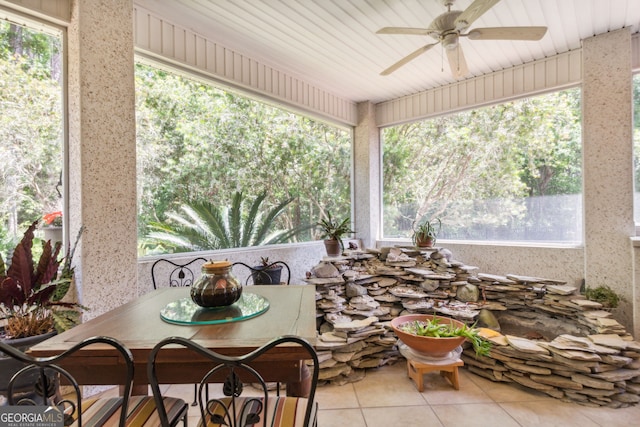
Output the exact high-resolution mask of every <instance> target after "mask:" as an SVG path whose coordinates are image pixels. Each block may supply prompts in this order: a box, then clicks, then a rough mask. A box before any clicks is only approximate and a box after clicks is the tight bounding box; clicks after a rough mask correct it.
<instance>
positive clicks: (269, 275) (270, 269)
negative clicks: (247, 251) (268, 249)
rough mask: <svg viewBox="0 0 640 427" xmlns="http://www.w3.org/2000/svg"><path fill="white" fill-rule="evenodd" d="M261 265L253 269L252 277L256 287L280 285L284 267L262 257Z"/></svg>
mask: <svg viewBox="0 0 640 427" xmlns="http://www.w3.org/2000/svg"><path fill="white" fill-rule="evenodd" d="M260 262H261V264H260V265H255V266H253V267H251V269H252V272H251V277H252V278H253V284H254V285H278V284H280V276H281V275H282V265H281V264H280V263H279V262H278V261H276V262H271V263H270V262H269V257H260Z"/></svg>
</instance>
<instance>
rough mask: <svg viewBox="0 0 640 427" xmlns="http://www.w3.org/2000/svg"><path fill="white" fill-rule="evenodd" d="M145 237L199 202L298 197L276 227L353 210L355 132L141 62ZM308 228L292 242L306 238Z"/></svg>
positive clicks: (267, 205) (269, 204)
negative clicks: (154, 227)
mask: <svg viewBox="0 0 640 427" xmlns="http://www.w3.org/2000/svg"><path fill="white" fill-rule="evenodd" d="M136 94H137V101H136V102H137V106H136V111H137V134H138V136H137V139H138V185H139V189H138V194H139V198H140V203H139V236H140V240H141V241H142V239H143V238H144V236H146V235H147V234H148V233H149V232H150V231H151V227H150V224H157V223H163V222H165V220H166V219H167V218H168V215H167V214H168V212H175V211H177V210H179V209H180V206H181V205H183V204H185V203H188V204H190V205H193V204H194V202H197V203H200V204H201V205H205V204H210V205H211V206H212V207H226V206H232V203H233V196H234V194H236V193H237V192H242V193H243V194H244V196H245V197H246V198H257V197H258V196H259V195H260V194H263V193H266V194H268V195H269V198H268V199H265V200H264V206H263V209H265V210H269V209H271V208H274V207H276V206H277V204H278V202H276V201H277V200H288V199H289V198H292V199H293V200H292V201H291V202H290V203H289V204H287V206H286V207H285V209H284V211H283V212H282V214H281V215H279V216H278V218H277V219H276V220H275V221H274V224H273V227H274V229H279V230H289V229H297V228H298V227H301V226H304V225H305V224H311V223H315V222H316V221H317V220H318V219H319V218H322V217H323V212H325V211H326V210H327V209H331V210H333V211H336V212H338V213H339V214H340V215H349V214H350V184H349V183H350V176H351V175H350V174H351V133H350V131H348V130H345V129H342V128H339V127H336V126H332V125H329V124H327V123H323V122H320V121H317V120H311V119H309V118H307V117H304V116H301V115H298V114H294V113H291V112H288V111H285V110H282V109H280V108H276V107H273V106H271V105H268V104H265V103H262V102H257V101H254V100H252V99H250V98H247V97H245V96H240V95H236V94H234V93H232V92H229V91H222V90H220V89H217V88H215V87H213V86H211V85H207V84H203V83H201V82H199V81H196V80H193V79H187V78H184V77H182V76H179V75H177V74H174V73H168V72H165V71H162V70H159V69H157V68H153V67H149V66H146V65H142V64H138V65H137V66H136ZM316 237H317V236H316V235H315V234H313V233H312V230H310V229H309V230H307V231H306V233H304V234H298V235H296V236H291V238H292V239H302V240H309V239H313V238H316Z"/></svg>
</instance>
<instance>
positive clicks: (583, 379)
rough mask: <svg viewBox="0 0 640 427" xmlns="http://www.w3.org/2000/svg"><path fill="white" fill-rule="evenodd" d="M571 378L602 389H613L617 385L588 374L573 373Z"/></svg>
mask: <svg viewBox="0 0 640 427" xmlns="http://www.w3.org/2000/svg"><path fill="white" fill-rule="evenodd" d="M571 379H572V380H573V381H575V382H577V383H579V384H582V385H585V386H587V387H591V388H597V389H600V390H613V389H614V388H615V385H614V384H613V383H611V382H609V381H603V380H599V379H597V378H592V377H590V376H587V375H581V374H573V375H571Z"/></svg>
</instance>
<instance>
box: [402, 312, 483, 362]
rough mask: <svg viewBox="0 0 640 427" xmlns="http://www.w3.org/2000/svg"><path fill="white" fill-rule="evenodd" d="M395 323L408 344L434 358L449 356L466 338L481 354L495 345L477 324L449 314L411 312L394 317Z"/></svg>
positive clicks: (419, 352) (414, 349)
mask: <svg viewBox="0 0 640 427" xmlns="http://www.w3.org/2000/svg"><path fill="white" fill-rule="evenodd" d="M391 327H392V328H393V330H394V332H395V333H396V335H397V336H398V338H399V339H400V340H401V341H402V342H403V343H404V344H406V345H407V347H409V348H410V349H412V350H413V351H415V352H417V353H418V354H423V355H425V356H428V357H431V358H444V357H447V356H448V355H449V354H450V353H451V352H452V351H453V350H455V349H456V348H458V347H459V346H461V345H462V343H464V342H465V340H468V341H469V342H471V345H472V346H473V349H474V350H475V352H476V354H477V355H483V356H486V355H488V354H489V350H490V349H491V344H490V343H489V342H488V341H486V340H484V339H483V338H481V337H480V335H479V334H478V330H477V329H476V328H474V327H469V326H467V325H466V324H465V323H463V322H460V321H458V320H455V319H450V318H448V317H441V316H436V315H430V314H409V315H406V316H398V317H396V318H395V319H393V320H392V321H391Z"/></svg>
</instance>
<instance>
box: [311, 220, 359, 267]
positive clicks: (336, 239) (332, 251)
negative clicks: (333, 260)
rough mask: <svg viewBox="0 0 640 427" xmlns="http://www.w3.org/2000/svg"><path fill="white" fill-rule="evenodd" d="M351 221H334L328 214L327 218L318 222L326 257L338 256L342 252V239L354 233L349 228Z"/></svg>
mask: <svg viewBox="0 0 640 427" xmlns="http://www.w3.org/2000/svg"><path fill="white" fill-rule="evenodd" d="M350 222H351V219H350V218H349V217H346V218H344V219H343V220H342V221H338V220H334V219H333V217H332V216H331V213H330V212H327V217H326V218H324V219H322V220H320V222H318V224H317V225H318V226H319V227H320V228H321V229H322V237H323V238H324V239H325V240H324V246H325V248H326V250H327V255H328V256H330V257H337V256H340V254H341V253H342V251H343V250H344V242H343V241H342V237H344V236H347V235H349V234H352V233H355V231H353V230H351V227H350Z"/></svg>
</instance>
